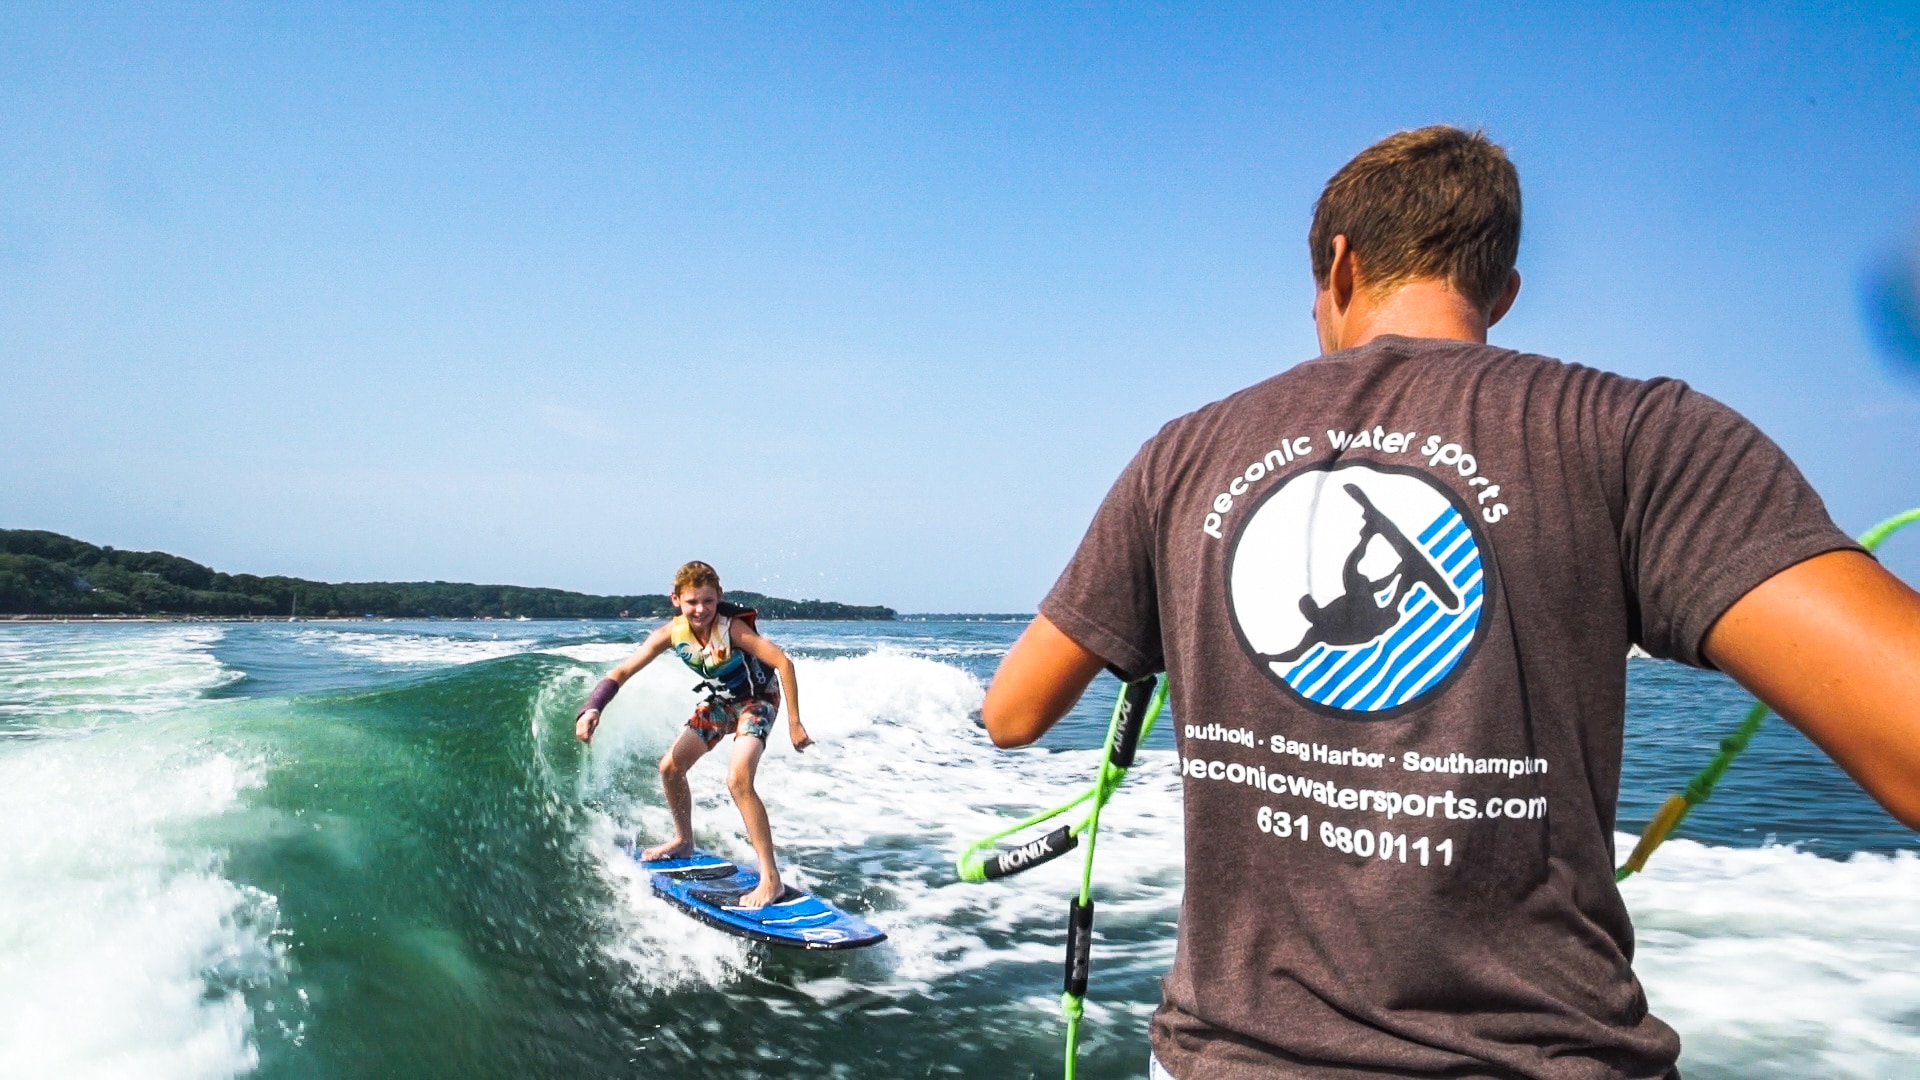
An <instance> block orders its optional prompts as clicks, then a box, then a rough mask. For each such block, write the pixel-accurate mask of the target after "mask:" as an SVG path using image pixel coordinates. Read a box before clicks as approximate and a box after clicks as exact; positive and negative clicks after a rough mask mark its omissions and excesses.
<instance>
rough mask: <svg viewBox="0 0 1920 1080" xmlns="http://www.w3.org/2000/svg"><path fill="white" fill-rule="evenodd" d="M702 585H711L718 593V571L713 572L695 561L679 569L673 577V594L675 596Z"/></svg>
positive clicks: (711, 568)
mask: <svg viewBox="0 0 1920 1080" xmlns="http://www.w3.org/2000/svg"><path fill="white" fill-rule="evenodd" d="M702 585H711V586H713V588H714V591H715V592H718V591H720V571H718V570H715V569H714V568H713V567H711V566H708V565H707V564H706V563H703V562H701V561H700V560H699V559H695V560H693V561H692V562H690V563H688V564H687V565H685V566H683V567H681V568H680V572H679V573H677V574H675V575H673V592H674V595H675V596H678V595H679V594H681V593H683V592H686V591H687V590H688V589H697V588H699V587H700V586H702Z"/></svg>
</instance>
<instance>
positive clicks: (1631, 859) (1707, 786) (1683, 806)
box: [1613, 509, 1920, 881]
mask: <svg viewBox="0 0 1920 1080" xmlns="http://www.w3.org/2000/svg"><path fill="white" fill-rule="evenodd" d="M1916 521H1920V509H1914V510H1909V511H1907V512H1906V513H1904V514H1897V515H1895V516H1893V517H1890V518H1888V519H1887V520H1885V521H1883V522H1881V523H1880V524H1878V525H1875V526H1874V527H1873V528H1871V529H1868V530H1867V531H1866V532H1865V533H1862V534H1861V536H1860V546H1861V547H1863V548H1866V549H1867V550H1868V551H1873V550H1875V549H1877V548H1878V547H1879V546H1880V544H1881V543H1882V542H1883V541H1885V540H1886V538H1887V537H1889V536H1892V535H1893V534H1894V533H1896V532H1899V531H1900V530H1901V529H1903V528H1905V527H1906V526H1908V525H1911V524H1913V523H1914V522H1916ZM1767 712H1768V709H1767V707H1766V705H1764V704H1762V703H1760V702H1758V701H1756V702H1754V703H1753V708H1751V709H1748V710H1747V715H1746V718H1745V719H1743V720H1741V721H1740V726H1739V727H1737V728H1734V729H1733V733H1732V734H1731V735H1728V736H1727V737H1726V738H1724V739H1721V740H1720V752H1719V753H1717V754H1715V755H1713V760H1712V761H1709V762H1707V767H1706V768H1704V769H1701V770H1700V771H1699V772H1698V773H1695V774H1694V777H1693V779H1691V780H1689V781H1687V786H1686V787H1685V788H1684V789H1682V790H1681V792H1680V794H1678V795H1669V796H1667V801H1666V802H1664V803H1661V804H1660V810H1659V812H1657V813H1655V814H1654V815H1653V820H1652V821H1649V822H1647V827H1646V830H1645V831H1644V832H1642V833H1641V834H1640V842H1639V843H1637V844H1635V845H1634V846H1633V854H1631V855H1628V856H1627V861H1626V862H1625V863H1624V864H1622V865H1621V867H1620V869H1618V870H1616V871H1614V874H1613V880H1615V881H1625V880H1627V876H1628V875H1629V874H1637V873H1639V872H1640V869H1641V868H1642V867H1644V866H1646V865H1647V857H1648V856H1649V855H1652V854H1653V852H1654V849H1655V848H1658V847H1659V846H1660V845H1661V844H1662V843H1664V842H1665V841H1666V839H1667V836H1668V834H1670V833H1672V832H1673V830H1674V829H1675V827H1677V826H1678V825H1679V824H1680V822H1681V821H1682V820H1684V819H1685V818H1686V816H1687V811H1689V810H1692V809H1693V808H1694V807H1696V806H1699V805H1700V804H1701V803H1703V802H1706V801H1707V800H1708V799H1710V798H1712V797H1713V789H1714V786H1715V785H1716V784H1718V783H1720V777H1721V776H1722V775H1723V774H1724V773H1725V772H1726V771H1727V766H1729V765H1731V764H1733V759H1734V758H1736V757H1739V756H1740V752H1741V751H1742V750H1745V749H1746V748H1747V743H1749V742H1751V741H1752V740H1753V735H1754V732H1756V731H1759V730H1760V724H1761V722H1762V721H1764V720H1766V718H1767Z"/></svg>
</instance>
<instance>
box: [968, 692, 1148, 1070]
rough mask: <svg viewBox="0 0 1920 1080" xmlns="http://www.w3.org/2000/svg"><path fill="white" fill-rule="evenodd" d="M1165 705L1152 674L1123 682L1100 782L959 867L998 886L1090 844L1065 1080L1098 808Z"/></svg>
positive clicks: (1082, 979)
mask: <svg viewBox="0 0 1920 1080" xmlns="http://www.w3.org/2000/svg"><path fill="white" fill-rule="evenodd" d="M1156 684H1158V685H1156ZM1166 703H1167V687H1166V684H1165V683H1163V682H1160V681H1159V680H1158V679H1156V678H1155V677H1154V676H1152V675H1149V676H1147V677H1146V678H1144V679H1138V680H1135V681H1133V682H1130V683H1126V684H1124V685H1123V686H1122V687H1121V688H1120V696H1119V698H1118V699H1117V700H1115V701H1114V703H1113V719H1112V720H1111V721H1109V722H1108V724H1107V742H1106V746H1105V748H1104V749H1103V751H1102V754H1101V759H1100V778H1099V779H1097V780H1095V781H1094V782H1093V786H1092V787H1090V788H1088V789H1087V790H1085V791H1083V792H1081V793H1080V794H1078V795H1076V796H1074V797H1073V798H1072V799H1069V800H1068V801H1066V802H1064V803H1061V804H1060V805H1059V806H1056V807H1054V808H1053V809H1051V810H1043V811H1041V812H1040V813H1038V814H1035V815H1033V816H1032V817H1030V818H1027V819H1026V820H1025V821H1022V822H1020V823H1019V824H1017V825H1013V826H1010V827H1008V828H1005V829H1002V830H1000V831H999V832H997V833H994V834H993V835H991V836H987V837H983V838H981V839H979V840H976V841H974V842H973V843H972V844H969V845H967V848H966V850H964V851H962V852H961V853H960V858H959V859H957V860H956V861H955V862H954V869H955V870H956V871H958V872H959V874H960V879H961V880H962V881H971V882H982V881H996V880H998V879H1000V878H1003V877H1009V876H1011V875H1013V874H1017V873H1020V872H1021V871H1022V870H1031V869H1032V868H1034V867H1036V866H1039V865H1040V864H1041V863H1044V862H1050V861H1052V860H1054V859H1057V858H1059V857H1060V856H1062V855H1065V854H1066V853H1067V852H1069V851H1072V850H1073V849H1074V848H1075V847H1077V846H1078V845H1079V843H1080V838H1081V837H1082V836H1085V837H1086V838H1087V854H1086V858H1085V860H1084V862H1083V864H1082V868H1081V871H1080V895H1079V896H1077V897H1075V898H1074V899H1073V901H1072V902H1071V904H1070V905H1069V906H1068V915H1067V978H1066V992H1065V993H1063V994H1061V995H1060V1011H1061V1012H1063V1013H1065V1014H1066V1017H1067V1061H1066V1073H1065V1076H1066V1080H1073V1076H1074V1067H1075V1064H1076V1062H1077V1060H1078V1057H1079V1053H1080V1017H1081V1015H1082V1014H1083V1013H1084V1012H1085V1003H1086V997H1087V972H1088V968H1089V966H1090V964H1091V961H1092V950H1093V848H1094V843H1095V841H1096V840H1097V839H1098V838H1099V833H1100V810H1101V808H1102V807H1104V806H1106V805H1107V799H1108V797H1109V796H1111V795H1112V794H1113V793H1114V791H1115V789H1117V788H1119V786H1120V782H1121V781H1123V780H1125V779H1126V778H1127V770H1128V769H1130V768H1132V767H1133V755H1134V751H1136V750H1138V749H1139V747H1140V744H1141V742H1143V741H1145V739H1146V737H1147V733H1148V732H1150V731H1152V730H1153V724H1154V721H1156V720H1158V719H1160V710H1161V709H1163V708H1165V707H1166ZM1084 802H1092V803H1093V807H1092V809H1090V810H1088V811H1087V815H1086V816H1085V817H1083V818H1081V819H1080V821H1079V823H1078V824H1074V825H1063V826H1061V827H1060V828H1058V829H1055V830H1054V831H1052V832H1050V833H1048V834H1046V835H1045V836H1042V837H1040V838H1038V839H1036V840H1032V841H1029V842H1027V843H1025V844H1022V845H1020V846H1019V847H1014V848H1006V849H1002V848H1000V847H999V846H998V845H999V842H1000V841H1001V840H1004V839H1006V838H1007V837H1009V836H1012V835H1013V834H1014V833H1017V832H1021V831H1023V830H1025V829H1030V828H1032V827H1033V826H1035V825H1038V824H1040V823H1041V822H1043V821H1048V820H1050V819H1052V818H1056V817H1059V816H1060V815H1061V814H1064V813H1066V812H1067V811H1069V810H1072V809H1073V808H1074V807H1076V806H1079V805H1080V804H1081V803H1084Z"/></svg>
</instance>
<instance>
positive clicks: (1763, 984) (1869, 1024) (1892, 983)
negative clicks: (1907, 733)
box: [1618, 836, 1920, 1080]
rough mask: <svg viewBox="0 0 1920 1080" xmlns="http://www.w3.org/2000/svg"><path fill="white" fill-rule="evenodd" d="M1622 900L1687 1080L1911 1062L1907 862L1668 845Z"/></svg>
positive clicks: (1916, 910)
mask: <svg viewBox="0 0 1920 1080" xmlns="http://www.w3.org/2000/svg"><path fill="white" fill-rule="evenodd" d="M1634 839H1635V838H1633V837H1629V836H1622V837H1619V838H1618V840H1619V842H1620V843H1621V844H1623V845H1626V846H1623V847H1621V850H1623V851H1624V850H1626V849H1627V847H1630V846H1631V845H1632V844H1633V842H1634ZM1622 892H1623V893H1624V894H1625V896H1626V899H1627V904H1628V906H1629V907H1630V909H1631V910H1632V912H1633V920H1634V926H1635V928H1636V931H1637V933H1638V937H1639V950H1638V953H1637V955H1636V957H1635V961H1634V968H1635V970H1636V971H1637V972H1638V973H1639V975H1640V978H1641V981H1642V982H1643V983H1644V984H1645V985H1646V989H1647V997H1648V1000H1649V1002H1650V1003H1651V1004H1652V1006H1653V1011H1654V1013H1655V1015H1657V1016H1660V1017H1661V1018H1663V1019H1665V1020H1666V1021H1667V1022H1668V1023H1669V1024H1672V1025H1673V1026H1674V1027H1675V1028H1676V1029H1678V1030H1679V1032H1680V1035H1681V1039H1682V1044H1683V1046H1684V1051H1683V1055H1682V1057H1681V1066H1682V1069H1683V1071H1684V1072H1685V1073H1686V1075H1687V1077H1688V1078H1689V1080H1696V1078H1704V1080H1715V1078H1725V1080H1733V1078H1743V1080H1744V1078H1759V1080H1766V1078H1774V1077H1778V1078H1781V1080H1786V1078H1790V1077H1792V1078H1798V1077H1806V1076H1823V1077H1863V1078H1864V1077H1890V1076H1903V1075H1912V1070H1913V1068H1914V1063H1915V1062H1920V902H1917V898H1920V858H1916V857H1915V856H1914V855H1913V854H1911V853H1909V852H1901V853H1899V854H1897V855H1893V856H1883V855H1870V854H1856V855H1854V856H1853V857H1851V858H1850V859H1848V860H1847V861H1845V862H1838V861H1835V860H1832V859H1823V858H1820V857H1819V856H1816V855H1811V854H1808V853H1806V852H1802V851H1796V850H1794V849H1793V848H1790V847H1766V848H1758V849H1755V848H1723V847H1709V846H1707V845H1704V844H1697V843H1694V842H1692V841H1689V840H1670V841H1668V842H1667V843H1666V844H1665V845H1664V846H1662V847H1661V849H1660V852H1659V854H1658V855H1656V856H1655V857H1654V858H1653V859H1651V860H1649V861H1648V863H1647V869H1646V871H1645V872H1644V873H1642V874H1639V875H1636V876H1635V877H1633V878H1630V879H1628V881H1627V882H1626V883H1625V884H1624V885H1623V886H1622Z"/></svg>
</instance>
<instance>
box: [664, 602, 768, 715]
mask: <svg viewBox="0 0 1920 1080" xmlns="http://www.w3.org/2000/svg"><path fill="white" fill-rule="evenodd" d="M759 615H760V613H759V612H757V611H755V610H754V609H752V608H747V607H741V606H740V605H738V604H729V603H727V602H726V601H724V600H722V601H721V602H720V613H719V614H718V615H716V616H714V619H713V629H712V631H711V632H710V633H708V634H707V641H706V644H704V645H703V644H701V643H700V640H699V639H698V638H696V637H694V636H693V627H691V626H689V625H687V617H686V616H685V615H677V616H675V617H674V620H673V629H672V630H671V631H670V633H671V635H672V636H671V638H670V639H669V641H670V644H669V646H668V647H669V648H671V649H672V650H673V651H674V655H676V656H678V657H680V660H681V662H682V663H684V664H686V665H687V667H689V668H691V669H692V670H693V673H694V674H696V675H698V676H700V680H701V681H700V682H699V683H696V684H695V685H694V689H695V690H703V691H705V692H706V695H707V700H708V701H745V700H746V699H748V698H751V697H756V696H759V695H761V694H764V693H766V692H767V689H768V688H769V687H771V686H773V685H775V682H774V673H773V671H772V670H771V669H770V668H768V667H767V665H765V664H763V663H761V662H760V661H759V659H758V658H756V657H753V656H751V655H749V654H748V653H747V652H746V651H745V650H742V649H736V648H734V647H733V634H732V626H733V621H734V620H735V619H738V620H740V621H741V622H743V623H745V624H746V626H747V628H748V629H749V630H753V631H756V632H757V631H758V630H759V624H758V622H757V621H756V620H758V618H759Z"/></svg>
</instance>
